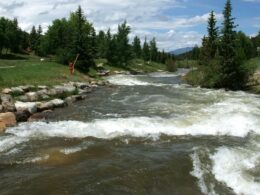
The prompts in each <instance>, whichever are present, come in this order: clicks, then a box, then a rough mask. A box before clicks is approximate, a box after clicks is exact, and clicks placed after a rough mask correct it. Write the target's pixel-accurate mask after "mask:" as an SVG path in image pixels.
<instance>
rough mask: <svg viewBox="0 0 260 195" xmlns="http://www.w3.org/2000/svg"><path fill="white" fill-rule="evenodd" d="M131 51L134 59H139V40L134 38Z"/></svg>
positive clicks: (140, 48) (140, 51)
mask: <svg viewBox="0 0 260 195" xmlns="http://www.w3.org/2000/svg"><path fill="white" fill-rule="evenodd" d="M133 51H134V54H135V57H136V58H140V57H141V55H142V47H141V40H140V39H139V37H137V36H135V38H134V41H133Z"/></svg>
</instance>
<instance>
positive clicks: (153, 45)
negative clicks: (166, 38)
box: [150, 38, 158, 61]
mask: <svg viewBox="0 0 260 195" xmlns="http://www.w3.org/2000/svg"><path fill="white" fill-rule="evenodd" d="M157 53H158V48H157V45H156V40H155V38H153V39H152V40H151V41H150V61H157Z"/></svg>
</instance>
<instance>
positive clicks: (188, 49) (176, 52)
mask: <svg viewBox="0 0 260 195" xmlns="http://www.w3.org/2000/svg"><path fill="white" fill-rule="evenodd" d="M192 50H193V47H185V48H180V49H176V50H174V51H170V52H169V53H170V54H174V55H175V56H177V55H181V54H184V53H187V52H190V51H192Z"/></svg>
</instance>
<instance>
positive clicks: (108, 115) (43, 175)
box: [0, 70, 260, 195]
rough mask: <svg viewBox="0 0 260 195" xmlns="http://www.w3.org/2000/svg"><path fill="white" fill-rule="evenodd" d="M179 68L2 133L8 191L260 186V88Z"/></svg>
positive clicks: (0, 181) (119, 82)
mask: <svg viewBox="0 0 260 195" xmlns="http://www.w3.org/2000/svg"><path fill="white" fill-rule="evenodd" d="M183 74H185V70H179V71H178V72H177V73H175V74H169V73H153V74H150V75H136V76H133V75H116V76H111V77H108V78H107V79H108V80H109V81H110V82H111V83H112V84H114V86H113V87H109V88H108V87H104V88H100V89H97V90H96V91H95V92H93V93H91V94H89V96H88V98H87V99H86V100H84V101H81V102H78V103H76V104H74V105H72V106H69V107H67V108H63V109H58V110H55V111H54V113H53V116H52V117H51V119H50V120H49V121H48V122H34V123H21V124H19V125H18V126H17V127H14V128H9V129H8V130H7V131H6V133H5V134H2V135H0V194H1V195H3V194H25V195H29V194H44V195H45V194H55V195H56V194H95V195H96V194H111V195H116V194H158V195H159V194H160V195H161V194H178V195H180V194H181V195H182V194H183V195H189V194H191V195H194V194H212V195H215V194H219V195H222V194H230V195H233V194H238V195H242V194H243V195H257V194H259V193H260V96H258V95H253V94H248V93H245V92H231V91H224V90H211V89H201V88H193V87H191V86H189V85H186V84H183V83H182V82H181V79H180V78H181V76H182V75H183Z"/></svg>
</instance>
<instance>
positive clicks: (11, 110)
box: [0, 80, 109, 133]
mask: <svg viewBox="0 0 260 195" xmlns="http://www.w3.org/2000/svg"><path fill="white" fill-rule="evenodd" d="M106 85H109V82H107V81H93V80H92V81H89V82H84V83H80V82H69V83H64V84H61V85H55V86H53V87H48V86H33V85H26V86H18V87H12V88H5V89H3V90H2V92H1V93H0V133H3V132H4V131H5V130H6V128H7V127H13V126H15V125H16V124H17V123H19V122H26V121H29V122H35V121H45V120H46V119H47V118H48V117H50V116H51V114H52V110H54V109H55V108H60V107H65V106H68V105H71V104H73V103H74V102H76V101H79V100H83V99H85V98H86V97H87V94H88V93H90V92H92V91H93V90H95V89H96V88H97V87H99V86H106Z"/></svg>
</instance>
